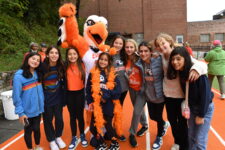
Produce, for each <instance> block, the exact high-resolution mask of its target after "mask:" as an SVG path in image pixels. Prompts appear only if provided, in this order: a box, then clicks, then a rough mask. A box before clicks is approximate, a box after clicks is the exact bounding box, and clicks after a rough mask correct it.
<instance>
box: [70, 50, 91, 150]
mask: <svg viewBox="0 0 225 150" xmlns="http://www.w3.org/2000/svg"><path fill="white" fill-rule="evenodd" d="M84 69H85V68H84V65H83V62H82V60H81V57H80V56H79V54H78V51H77V50H76V49H75V48H69V49H67V50H66V79H67V82H66V83H67V108H68V110H69V114H70V128H71V132H72V140H71V143H70V145H69V149H74V148H75V147H76V146H77V144H78V138H77V136H76V134H77V123H76V121H77V120H78V126H79V130H80V139H81V145H82V146H83V147H87V146H88V142H87V140H86V139H85V134H84V102H85V96H84V82H85V71H84Z"/></svg>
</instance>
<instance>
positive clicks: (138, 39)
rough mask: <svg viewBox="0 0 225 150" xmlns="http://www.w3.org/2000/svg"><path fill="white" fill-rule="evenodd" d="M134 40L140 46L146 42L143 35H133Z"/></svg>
mask: <svg viewBox="0 0 225 150" xmlns="http://www.w3.org/2000/svg"><path fill="white" fill-rule="evenodd" d="M133 39H134V40H135V41H136V42H137V43H138V44H140V43H141V42H142V41H143V40H144V34H143V33H135V34H134V35H133Z"/></svg>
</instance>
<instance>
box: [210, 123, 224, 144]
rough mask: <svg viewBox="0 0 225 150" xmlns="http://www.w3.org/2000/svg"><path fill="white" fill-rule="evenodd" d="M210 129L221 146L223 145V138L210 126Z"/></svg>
mask: <svg viewBox="0 0 225 150" xmlns="http://www.w3.org/2000/svg"><path fill="white" fill-rule="evenodd" d="M210 130H211V131H212V132H213V133H214V134H215V136H216V137H217V138H218V139H219V141H220V142H221V143H222V144H223V146H225V141H224V140H223V138H222V137H221V136H220V135H219V134H218V133H217V132H216V130H215V129H214V128H213V127H212V126H210Z"/></svg>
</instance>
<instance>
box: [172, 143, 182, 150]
mask: <svg viewBox="0 0 225 150" xmlns="http://www.w3.org/2000/svg"><path fill="white" fill-rule="evenodd" d="M179 149H180V146H179V145H178V144H173V146H172V147H171V150H179Z"/></svg>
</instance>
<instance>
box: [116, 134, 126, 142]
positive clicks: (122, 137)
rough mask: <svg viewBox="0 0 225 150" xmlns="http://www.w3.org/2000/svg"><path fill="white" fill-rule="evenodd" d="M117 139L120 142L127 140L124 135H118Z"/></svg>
mask: <svg viewBox="0 0 225 150" xmlns="http://www.w3.org/2000/svg"><path fill="white" fill-rule="evenodd" d="M118 139H119V140H120V141H122V142H125V141H126V140H127V139H126V137H125V136H124V135H121V136H119V137H118Z"/></svg>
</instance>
